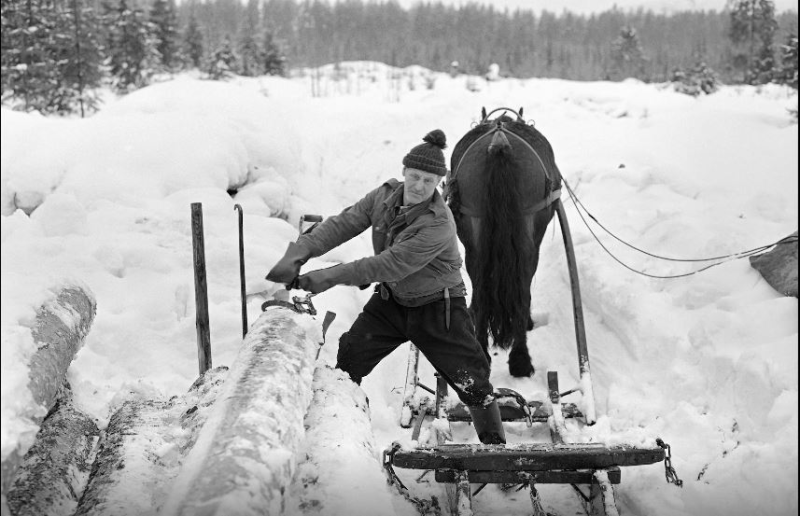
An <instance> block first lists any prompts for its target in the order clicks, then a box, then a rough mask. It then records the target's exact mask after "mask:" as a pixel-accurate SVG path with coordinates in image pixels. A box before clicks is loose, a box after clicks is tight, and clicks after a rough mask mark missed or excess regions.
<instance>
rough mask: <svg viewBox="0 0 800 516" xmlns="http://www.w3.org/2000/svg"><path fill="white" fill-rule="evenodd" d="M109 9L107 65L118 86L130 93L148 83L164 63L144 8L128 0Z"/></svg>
mask: <svg viewBox="0 0 800 516" xmlns="http://www.w3.org/2000/svg"><path fill="white" fill-rule="evenodd" d="M107 10H109V11H110V12H109V13H108V17H107V19H108V41H107V49H108V50H107V64H108V66H109V70H110V72H111V76H112V85H113V86H114V89H115V90H116V91H117V92H119V93H127V92H130V91H132V90H134V89H137V88H141V87H143V86H146V85H147V84H149V82H150V79H151V77H152V75H153V72H154V70H155V69H156V68H157V66H158V63H159V62H160V57H159V54H158V50H157V49H156V41H155V39H154V38H153V37H152V24H150V22H148V21H147V20H146V18H145V15H144V13H143V12H142V11H141V9H137V8H130V7H128V3H127V0H119V4H118V5H117V6H116V7H111V8H109V7H107Z"/></svg>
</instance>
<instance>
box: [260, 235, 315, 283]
mask: <svg viewBox="0 0 800 516" xmlns="http://www.w3.org/2000/svg"><path fill="white" fill-rule="evenodd" d="M309 258H311V251H308V250H307V249H306V248H304V247H302V246H300V245H298V244H296V243H294V242H289V247H288V248H287V249H286V252H285V253H284V254H283V258H281V259H280V260H278V263H276V264H275V266H274V267H273V268H272V270H270V271H269V274H267V279H268V280H269V281H272V282H274V283H283V284H285V285H287V286H288V285H290V284H291V283H292V281H293V280H294V279H295V278H296V277H297V276H298V275H299V274H300V267H302V266H303V265H304V264H305V263H306V262H307V261H308V259H309Z"/></svg>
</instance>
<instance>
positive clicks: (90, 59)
mask: <svg viewBox="0 0 800 516" xmlns="http://www.w3.org/2000/svg"><path fill="white" fill-rule="evenodd" d="M64 14H65V16H62V17H61V23H63V24H64V25H65V28H66V31H65V34H66V36H67V37H66V38H65V41H64V44H63V45H62V46H61V47H60V49H59V50H60V51H59V54H58V63H59V76H60V84H59V87H58V88H57V90H56V92H55V97H56V98H55V99H54V100H55V106H54V107H55V109H56V110H57V111H58V112H61V113H71V112H73V111H79V112H80V114H81V117H83V116H84V115H85V114H86V112H87V111H96V110H97V107H98V102H99V99H98V96H97V92H96V88H97V87H99V86H100V84H101V82H102V80H103V70H102V61H103V55H102V52H103V49H102V46H101V43H100V38H99V29H100V20H99V18H98V16H97V14H96V13H95V11H94V9H92V8H90V7H87V6H86V5H84V3H83V0H70V1H69V6H68V12H67V13H64Z"/></svg>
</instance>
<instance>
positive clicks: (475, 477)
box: [435, 466, 622, 484]
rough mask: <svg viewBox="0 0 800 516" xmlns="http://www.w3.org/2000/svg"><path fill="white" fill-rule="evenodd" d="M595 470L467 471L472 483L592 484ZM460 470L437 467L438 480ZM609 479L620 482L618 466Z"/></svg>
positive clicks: (451, 477) (451, 479)
mask: <svg viewBox="0 0 800 516" xmlns="http://www.w3.org/2000/svg"><path fill="white" fill-rule="evenodd" d="M593 473H594V472H593V471H589V470H576V471H570V470H552V471H466V474H467V479H468V481H469V482H470V483H472V484H524V483H534V484H592V483H596V482H597V481H596V480H595V478H594V474H593ZM458 474H459V471H457V470H454V469H437V470H436V476H435V478H436V481H437V482H456V480H457V477H458ZM608 480H609V482H610V483H612V484H619V483H620V482H621V480H622V473H621V471H620V469H619V468H618V467H616V466H614V467H611V468H608Z"/></svg>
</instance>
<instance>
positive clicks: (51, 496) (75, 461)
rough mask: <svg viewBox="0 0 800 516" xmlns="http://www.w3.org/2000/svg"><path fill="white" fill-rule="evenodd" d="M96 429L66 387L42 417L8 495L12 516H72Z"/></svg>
mask: <svg viewBox="0 0 800 516" xmlns="http://www.w3.org/2000/svg"><path fill="white" fill-rule="evenodd" d="M99 438H100V430H99V429H98V428H97V425H96V424H95V422H94V421H93V420H92V419H91V418H90V417H88V416H87V415H86V414H83V413H82V412H80V411H79V410H77V409H76V408H75V407H74V406H73V405H72V393H71V391H70V390H69V389H68V388H67V389H65V391H64V394H63V395H62V396H60V397H59V399H58V400H57V401H56V404H55V406H54V407H53V409H52V410H51V411H50V413H49V414H48V415H47V417H45V419H44V422H43V423H42V427H41V428H40V429H39V433H38V434H37V435H36V441H35V442H34V444H33V446H31V448H30V450H28V453H26V454H25V458H24V459H23V461H22V463H21V464H20V467H19V469H18V470H17V475H16V479H15V481H14V483H13V485H12V486H11V489H10V490H9V492H8V505H9V508H10V509H11V512H12V514H14V515H15V516H60V515H64V514H70V515H71V514H73V513H74V512H75V509H76V508H77V506H78V500H79V498H80V496H81V494H82V493H83V490H84V488H85V487H86V483H87V480H88V478H89V472H90V470H91V465H92V461H93V460H94V452H95V450H96V446H97V442H98V440H99Z"/></svg>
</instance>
